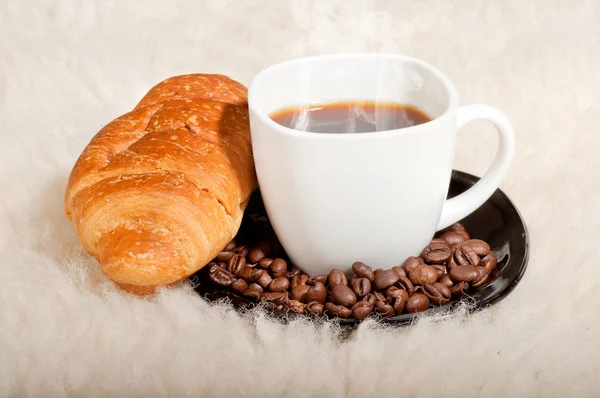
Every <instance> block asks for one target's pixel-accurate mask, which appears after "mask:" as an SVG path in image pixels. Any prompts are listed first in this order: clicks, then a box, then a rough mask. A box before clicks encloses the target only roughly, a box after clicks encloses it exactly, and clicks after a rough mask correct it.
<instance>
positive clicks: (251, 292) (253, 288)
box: [243, 283, 263, 301]
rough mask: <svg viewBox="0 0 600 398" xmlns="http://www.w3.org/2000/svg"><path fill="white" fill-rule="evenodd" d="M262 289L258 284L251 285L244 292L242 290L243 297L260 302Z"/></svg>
mask: <svg viewBox="0 0 600 398" xmlns="http://www.w3.org/2000/svg"><path fill="white" fill-rule="evenodd" d="M262 293H263V288H262V287H261V286H260V285H259V284H258V283H253V284H251V285H249V286H248V288H247V289H246V290H244V293H243V295H244V296H246V297H249V298H252V299H254V300H257V301H258V300H260V297H261V296H262Z"/></svg>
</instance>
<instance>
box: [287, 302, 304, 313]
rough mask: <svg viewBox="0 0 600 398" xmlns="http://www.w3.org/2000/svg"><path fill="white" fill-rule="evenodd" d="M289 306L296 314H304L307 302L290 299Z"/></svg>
mask: <svg viewBox="0 0 600 398" xmlns="http://www.w3.org/2000/svg"><path fill="white" fill-rule="evenodd" d="M288 306H289V308H290V311H292V312H295V313H296V314H304V310H305V308H306V304H304V303H301V302H300V301H298V300H290V303H289V304H288Z"/></svg>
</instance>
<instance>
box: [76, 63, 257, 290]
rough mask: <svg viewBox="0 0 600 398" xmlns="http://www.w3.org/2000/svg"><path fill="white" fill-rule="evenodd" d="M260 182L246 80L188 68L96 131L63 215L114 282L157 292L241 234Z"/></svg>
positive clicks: (125, 287)
mask: <svg viewBox="0 0 600 398" xmlns="http://www.w3.org/2000/svg"><path fill="white" fill-rule="evenodd" d="M256 186H257V180H256V174H255V171H254V162H253V157H252V148H251V140H250V129H249V121H248V106H247V89H246V87H244V86H243V85H242V84H240V83H238V82H236V81H234V80H232V79H230V78H228V77H226V76H223V75H214V74H192V75H182V76H175V77H172V78H169V79H167V80H164V81H162V82H160V83H159V84H157V85H156V86H154V87H153V88H151V89H150V91H149V92H148V93H147V94H146V95H145V96H144V97H143V98H142V100H141V101H140V102H139V103H138V104H137V106H136V107H135V108H134V109H133V110H132V111H131V112H129V113H126V114H124V115H122V116H120V117H118V118H117V119H115V120H113V121H112V122H110V123H108V124H107V125H106V126H105V127H104V128H102V129H101V130H100V131H99V132H98V133H97V134H96V135H95V136H94V137H93V139H92V140H91V141H90V143H89V144H88V145H87V147H86V148H85V149H84V150H83V152H82V154H81V155H80V157H79V158H78V160H77V162H76V163H75V165H74V167H73V170H72V171H71V174H70V176H69V180H68V184H67V189H66V193H65V213H66V216H67V218H68V219H69V220H70V221H71V222H72V223H73V225H74V228H75V231H76V234H77V237H78V239H79V240H80V241H81V244H82V246H83V247H84V248H85V250H86V251H87V252H88V253H89V254H90V255H92V256H94V257H95V258H96V259H97V260H98V261H99V263H100V265H101V267H102V271H103V272H104V273H105V274H106V275H107V276H108V277H109V278H110V279H111V280H113V281H114V282H115V283H116V284H117V285H118V286H120V287H121V288H122V289H124V290H127V291H129V292H132V293H136V294H149V293H153V292H154V291H155V290H156V287H157V286H162V285H171V284H173V283H176V282H178V281H181V280H183V279H185V278H186V277H188V276H190V275H191V274H193V273H194V272H196V271H198V270H199V269H200V268H202V267H203V266H204V265H206V264H207V263H208V262H210V260H211V259H213V258H214V257H215V256H216V255H217V254H218V252H219V251H221V250H222V249H223V248H224V247H225V246H226V245H227V243H228V242H229V241H231V240H232V239H233V237H234V236H235V234H236V233H237V231H238V229H239V227H240V224H241V220H242V216H243V213H244V210H245V208H246V205H247V203H248V200H249V198H250V195H251V193H252V192H253V190H254V189H255V188H256Z"/></svg>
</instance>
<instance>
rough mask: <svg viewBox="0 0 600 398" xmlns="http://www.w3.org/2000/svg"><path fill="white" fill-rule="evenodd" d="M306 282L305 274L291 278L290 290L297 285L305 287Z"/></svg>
mask: <svg viewBox="0 0 600 398" xmlns="http://www.w3.org/2000/svg"><path fill="white" fill-rule="evenodd" d="M307 281H308V275H306V274H301V275H298V276H294V277H293V278H292V282H291V286H292V288H294V287H296V286H299V285H306V282H307Z"/></svg>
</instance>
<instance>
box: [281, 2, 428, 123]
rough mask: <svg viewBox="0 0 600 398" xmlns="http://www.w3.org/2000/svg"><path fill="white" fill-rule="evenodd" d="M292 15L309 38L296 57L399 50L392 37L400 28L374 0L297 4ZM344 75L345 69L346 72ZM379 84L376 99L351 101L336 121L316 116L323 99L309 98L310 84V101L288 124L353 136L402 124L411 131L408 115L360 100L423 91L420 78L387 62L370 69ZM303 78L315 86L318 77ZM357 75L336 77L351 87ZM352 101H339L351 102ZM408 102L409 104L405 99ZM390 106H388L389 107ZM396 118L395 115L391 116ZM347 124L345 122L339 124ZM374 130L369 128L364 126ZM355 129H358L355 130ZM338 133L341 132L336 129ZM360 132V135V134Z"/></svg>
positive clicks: (299, 46)
mask: <svg viewBox="0 0 600 398" xmlns="http://www.w3.org/2000/svg"><path fill="white" fill-rule="evenodd" d="M292 12H293V15H294V19H295V21H296V23H297V24H298V25H299V26H300V27H302V28H303V29H304V30H305V35H304V36H303V37H302V38H301V40H299V41H298V42H297V43H295V45H294V46H293V48H292V56H293V57H301V56H307V55H319V54H331V53H343V52H370V53H373V52H398V50H399V49H398V48H397V47H398V45H397V43H395V42H394V38H396V37H397V35H398V29H397V28H396V27H394V26H393V25H392V16H391V15H390V14H389V13H388V12H385V11H381V10H378V9H377V8H376V3H375V1H372V0H347V1H323V0H294V1H293V2H292ZM342 73H344V71H342ZM372 76H373V77H374V79H375V80H376V83H375V84H376V87H374V92H375V95H374V97H372V98H352V100H356V101H355V103H351V102H349V103H348V106H347V107H346V109H345V112H344V114H341V113H340V112H339V111H338V113H337V119H335V120H334V119H327V118H320V119H318V118H315V117H311V115H314V112H313V110H314V109H313V107H314V106H315V104H314V103H315V102H319V101H321V99H319V98H315V95H314V94H311V88H310V86H311V84H307V85H306V87H307V88H306V90H307V92H306V98H308V99H310V100H309V101H307V103H306V104H304V107H303V108H297V109H296V113H294V114H293V116H292V118H291V120H288V123H289V126H290V127H292V128H294V129H296V130H302V131H313V132H325V131H326V132H337V133H346V134H352V133H357V132H365V131H364V130H365V129H366V130H369V131H386V130H390V129H394V128H398V126H403V127H409V126H411V125H413V124H414V123H415V121H414V120H413V119H412V117H411V113H410V112H399V111H396V112H393V114H391V113H390V109H389V107H383V108H382V107H380V106H378V105H376V106H374V107H372V108H368V107H367V108H366V107H364V106H362V104H361V102H362V101H375V103H376V104H377V102H378V101H380V100H384V101H386V102H389V100H390V99H392V98H394V99H395V98H405V97H406V92H407V91H417V90H420V89H421V86H422V79H421V77H420V76H419V75H418V74H415V73H414V72H413V73H412V74H411V72H410V71H405V70H391V69H390V68H389V66H388V65H386V64H385V63H380V64H379V65H377V67H376V68H375V70H373V71H372ZM299 78H300V79H306V80H307V81H309V82H311V81H314V80H315V79H314V77H313V76H311V74H310V71H306V73H305V74H304V76H299ZM356 78H357V76H356V75H355V74H353V73H352V71H346V72H345V73H344V75H340V74H337V75H336V76H335V81H336V82H337V81H339V82H340V84H348V85H352V84H353V80H355V79H356ZM349 99H350V98H339V100H349ZM403 102H404V103H407V102H408V103H410V102H409V101H403ZM388 105H389V104H388ZM391 116H393V117H391ZM341 121H343V123H342V122H341ZM367 125H370V126H372V127H371V128H368V127H366V126H367ZM357 126H358V127H359V128H357ZM336 129H337V130H336ZM361 130H362V131H361Z"/></svg>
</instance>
